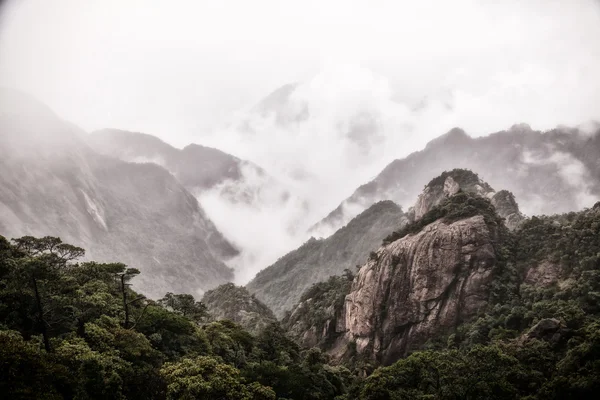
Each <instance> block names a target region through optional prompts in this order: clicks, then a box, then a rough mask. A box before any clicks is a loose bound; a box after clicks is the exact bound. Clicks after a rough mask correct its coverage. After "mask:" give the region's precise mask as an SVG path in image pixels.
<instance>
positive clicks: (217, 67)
mask: <svg viewBox="0 0 600 400" xmlns="http://www.w3.org/2000/svg"><path fill="white" fill-rule="evenodd" d="M3 4H4V6H2V9H1V13H2V14H1V17H0V18H1V19H0V84H2V85H7V86H12V87H17V88H20V89H23V90H25V91H27V92H30V93H32V94H34V95H35V96H37V97H39V98H40V99H42V100H43V101H44V102H46V103H47V104H48V105H50V106H51V107H52V108H54V109H55V110H56V111H57V112H58V113H59V114H60V115H62V116H63V117H64V118H66V119H69V120H71V121H73V122H75V123H77V124H79V125H80V126H82V127H83V128H85V129H87V130H94V129H99V128H103V127H119V128H124V129H130V130H137V131H144V132H148V133H153V134H157V135H159V136H161V137H162V138H163V139H165V140H167V141H168V142H171V143H173V144H176V145H184V144H185V143H186V142H188V141H189V140H190V138H201V137H202V135H204V134H207V133H210V132H213V131H214V130H215V129H216V127H218V126H221V125H222V124H224V123H225V122H226V121H228V120H229V119H230V118H231V114H232V113H234V112H235V111H237V110H239V109H243V108H245V107H248V106H249V105H251V104H253V103H255V102H256V101H258V100H259V99H260V98H262V97H264V96H265V95H267V94H268V93H269V92H271V91H272V90H274V89H276V88H277V87H279V86H281V85H283V84H285V83H289V82H294V81H306V80H310V79H311V78H312V77H313V76H314V75H315V74H317V73H318V72H319V71H321V70H322V69H323V67H324V66H325V65H330V64H338V63H339V64H344V65H347V64H351V65H357V66H360V67H362V68H366V69H368V70H369V71H373V73H375V74H378V75H380V76H382V77H385V78H386V79H387V80H388V81H389V85H390V87H391V88H392V91H393V95H394V96H395V98H396V99H399V100H402V101H410V102H416V101H418V100H419V99H420V98H422V97H425V96H432V95H433V96H435V95H436V94H437V93H439V92H440V91H444V90H449V89H454V90H456V89H457V88H458V89H460V90H462V91H464V92H465V93H468V94H469V95H471V96H475V97H476V98H478V97H481V96H487V97H486V98H488V97H489V96H490V95H491V96H494V95H497V96H502V98H503V100H505V104H507V103H509V102H513V103H518V104H519V107H520V105H521V104H527V105H529V108H531V109H530V110H527V111H529V114H528V112H527V111H525V110H522V111H521V113H520V114H519V113H515V111H514V110H505V108H510V107H508V106H505V107H503V108H502V109H498V110H497V113H498V114H501V115H500V116H499V117H497V118H496V119H503V120H506V121H507V123H508V121H510V123H512V122H517V121H511V119H512V118H515V117H520V116H521V115H522V116H523V119H529V120H530V121H528V122H530V123H532V122H533V124H538V125H542V122H544V118H546V119H547V120H548V122H551V123H554V122H561V121H562V122H565V123H573V122H574V121H580V120H581V119H585V118H592V117H598V114H599V111H598V109H600V107H599V106H598V104H600V103H599V102H598V100H599V96H600V95H599V93H600V90H599V89H600V86H599V81H600V77H599V75H600V74H599V73H598V71H600V40H599V39H598V38H600V5H599V3H598V1H597V0H574V1H563V0H528V1H516V0H507V1H492V0H479V1H469V0H455V1H443V0H442V1H398V0H396V1H381V0H368V1H350V0H342V1H332V0H329V1H322V0H319V1H312V0H302V1H281V0H253V1H246V0H239V1H232V0H219V1H202V0H200V1H199V0H192V1H185V0H174V1H173V0H171V1H167V0H164V1H162V0H139V1H136V0H97V1H96V0H86V1H81V0H53V1H46V0H21V1H14V2H11V1H8V2H3ZM349 84H351V83H349ZM547 97H562V98H563V99H564V98H568V102H566V101H554V102H548V101H547V99H544V98H547ZM494 101H495V100H494ZM538 102H542V103H543V106H544V108H541V109H540V108H539V107H536V105H535V103H538ZM574 103H575V104H574ZM568 104H571V107H570V108H572V109H571V110H569V112H565V110H562V111H561V110H560V109H562V108H564V107H565V106H566V105H568ZM519 107H516V108H519ZM520 108H522V107H520ZM555 108H558V110H557V109H555ZM502 113H504V114H505V115H504V114H502ZM557 113H558V114H557ZM594 113H595V114H594ZM527 117H529V118H527ZM463 119H465V120H466V119H467V118H466V117H464V118H463ZM458 122H459V123H460V122H462V121H458ZM464 124H465V125H468V122H467V121H464ZM437 134H439V133H437ZM475 134H480V133H478V132H475ZM196 141H201V139H197V140H196Z"/></svg>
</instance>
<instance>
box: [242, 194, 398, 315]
mask: <svg viewBox="0 0 600 400" xmlns="http://www.w3.org/2000/svg"><path fill="white" fill-rule="evenodd" d="M405 220H406V217H405V215H404V212H403V211H402V209H401V208H400V207H399V206H398V205H396V204H394V203H393V202H391V201H382V202H379V203H376V204H374V205H373V206H371V207H370V208H369V209H368V210H366V211H364V212H363V213H361V214H360V215H358V216H357V217H356V218H354V219H353V220H352V221H350V222H349V223H348V225H346V226H345V227H343V228H341V229H339V230H338V231H337V232H335V233H334V234H333V235H332V236H330V237H329V238H327V239H315V238H311V239H310V240H308V241H307V242H306V243H304V244H303V245H302V246H301V247H299V248H298V249H296V250H294V251H291V252H290V253H288V254H286V255H285V256H283V257H281V258H280V259H279V260H277V262H275V263H274V264H273V265H271V266H269V267H267V268H265V269H264V270H262V271H260V272H259V273H258V274H257V275H256V277H255V278H254V279H252V281H250V282H249V283H248V284H247V286H246V288H247V289H248V290H249V291H250V292H251V293H254V294H255V295H256V297H257V298H258V299H260V300H261V301H263V302H264V303H265V304H266V305H267V306H269V307H270V308H271V309H272V310H273V312H274V313H275V315H277V316H278V317H281V316H283V313H284V312H285V311H286V310H289V309H291V308H292V306H293V305H294V304H296V303H297V302H298V300H299V299H300V296H301V295H302V293H303V292H304V291H305V290H306V289H308V288H309V287H310V286H311V285H312V284H314V283H317V282H320V281H322V280H324V279H327V278H328V277H329V276H331V275H341V274H342V273H343V272H344V270H345V269H350V270H354V268H355V266H356V265H358V264H360V263H362V262H363V261H364V260H365V259H366V257H367V255H368V254H369V252H370V251H371V250H373V249H375V248H376V247H377V246H378V245H379V244H380V243H381V240H382V239H383V238H384V237H385V236H386V235H387V234H388V233H390V232H391V231H392V230H393V229H395V228H397V227H398V226H400V225H402V224H403V223H404V222H403V221H405Z"/></svg>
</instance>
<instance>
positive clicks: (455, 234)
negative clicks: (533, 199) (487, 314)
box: [332, 215, 499, 364]
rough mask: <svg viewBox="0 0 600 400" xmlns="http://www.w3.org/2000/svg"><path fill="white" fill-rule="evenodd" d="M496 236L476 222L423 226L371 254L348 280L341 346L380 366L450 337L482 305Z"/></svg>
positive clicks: (478, 218)
mask: <svg viewBox="0 0 600 400" xmlns="http://www.w3.org/2000/svg"><path fill="white" fill-rule="evenodd" d="M498 240H499V234H498V232H497V231H496V230H495V229H491V228H490V227H489V226H488V225H487V224H486V222H485V221H484V218H483V216H480V215H477V216H473V217H470V218H467V219H463V220H459V221H456V222H453V223H449V224H447V223H445V222H443V221H442V220H439V221H436V222H434V223H432V224H429V225H427V226H426V227H425V228H424V229H423V230H422V231H421V232H419V233H417V234H415V235H408V236H406V237H404V238H402V239H399V240H397V241H395V242H393V243H391V244H389V245H387V246H385V247H382V248H380V249H379V250H378V251H377V254H376V257H373V259H371V260H370V261H369V262H367V264H366V265H364V266H363V267H362V268H361V269H360V272H359V273H358V275H357V277H356V278H355V280H354V282H353V284H352V288H351V290H350V293H349V294H348V296H347V297H346V302H345V305H344V317H343V319H344V321H343V324H340V325H341V328H342V329H343V330H344V332H343V335H342V336H341V338H340V339H338V341H337V344H336V345H335V346H334V348H333V349H332V352H333V353H334V354H335V355H337V356H338V357H340V356H342V355H343V352H345V351H347V345H345V344H347V343H350V342H353V343H356V351H357V352H358V353H359V354H362V355H364V356H366V357H368V358H371V359H374V360H378V361H380V362H382V363H384V364H387V363H390V362H392V361H395V360H396V359H398V358H399V357H401V356H403V355H405V354H406V353H407V352H408V351H410V350H411V349H413V348H416V347H417V346H419V345H422V344H423V343H424V342H425V341H426V340H427V339H428V338H431V337H433V336H434V335H436V334H440V333H442V332H444V331H447V330H450V329H452V328H453V327H455V326H457V325H458V324H459V323H461V322H462V321H466V320H468V319H469V318H471V317H472V316H474V315H475V314H476V313H477V311H478V310H479V309H481V308H482V307H484V306H485V305H486V304H487V300H488V297H489V285H490V284H491V282H492V280H493V278H494V270H495V267H496V255H495V250H494V244H495V243H496V242H497V241H498Z"/></svg>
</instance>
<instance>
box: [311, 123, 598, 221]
mask: <svg viewBox="0 0 600 400" xmlns="http://www.w3.org/2000/svg"><path fill="white" fill-rule="evenodd" d="M599 158H600V132H599V131H597V132H596V133H595V134H591V135H590V134H586V133H583V132H581V131H579V130H577V129H570V128H557V129H554V130H551V131H548V132H540V131H534V130H532V129H531V128H530V127H529V126H527V125H525V124H520V125H514V126H513V127H511V128H510V129H509V130H507V131H501V132H497V133H493V134H491V135H489V136H485V137H479V138H471V137H470V136H468V135H467V134H466V133H465V132H464V131H463V130H461V129H458V128H455V129H452V130H451V131H449V132H448V133H446V134H445V135H442V136H440V137H439V138H437V139H435V140H432V141H431V142H429V143H428V144H427V146H426V147H425V149H424V150H422V151H418V152H415V153H412V154H411V155H409V156H408V157H406V158H404V159H398V160H395V161H393V162H391V163H390V164H389V165H388V166H387V167H385V168H384V169H383V170H382V171H381V173H380V174H379V175H378V176H377V177H376V178H375V179H373V180H372V181H371V182H368V183H366V184H364V185H362V186H360V187H359V188H358V189H356V191H355V192H354V193H353V194H352V196H350V197H349V198H348V199H346V200H344V201H343V202H342V203H341V204H340V205H339V206H338V207H337V208H336V209H335V210H333V211H332V212H331V213H330V214H329V215H328V216H326V217H325V218H324V219H323V220H322V221H320V222H319V223H317V224H316V225H315V226H314V227H313V231H315V232H319V231H329V230H330V229H331V227H334V228H335V227H338V226H342V225H343V224H344V223H346V221H348V220H350V219H351V218H352V217H353V214H352V213H353V212H355V211H353V210H357V209H358V210H360V209H366V208H367V207H369V206H370V205H371V204H373V203H374V202H377V201H380V200H392V201H394V202H396V203H397V204H400V205H402V206H407V205H408V204H413V202H414V199H415V198H416V197H417V195H418V194H419V193H420V191H421V188H422V187H421V186H420V185H421V184H422V182H426V181H428V180H430V179H432V177H435V176H437V175H438V174H439V173H440V172H441V171H443V170H449V169H452V168H464V169H470V170H473V171H477V172H478V173H479V174H480V175H481V176H482V177H483V178H484V179H485V180H486V182H488V183H490V184H491V185H492V186H494V187H499V188H503V189H506V190H508V191H510V192H511V193H514V195H515V196H516V198H518V199H519V202H520V205H521V209H522V210H523V211H524V212H525V213H526V214H530V215H532V214H553V213H561V212H568V211H573V210H579V209H581V208H582V207H584V206H585V205H587V204H589V203H592V202H594V201H595V200H597V199H598V198H600V165H599V164H598V163H597V160H598V159H599Z"/></svg>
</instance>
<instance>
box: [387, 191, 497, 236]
mask: <svg viewBox="0 0 600 400" xmlns="http://www.w3.org/2000/svg"><path fill="white" fill-rule="evenodd" d="M475 215H481V216H483V218H484V220H485V222H486V224H488V225H490V226H499V227H503V224H502V218H500V217H499V216H498V215H497V214H496V210H495V209H494V206H493V205H492V203H491V202H490V201H489V200H488V199H486V198H484V197H481V196H479V195H477V194H474V193H470V192H463V191H459V192H458V193H457V194H455V195H454V196H451V197H449V198H447V199H444V200H443V201H442V203H441V204H439V205H437V206H435V207H433V208H432V209H431V210H429V211H428V212H427V213H425V215H423V217H421V218H420V219H419V220H417V221H414V222H412V223H410V224H408V225H406V226H404V227H403V228H402V229H400V230H398V231H395V232H393V233H391V234H390V235H388V236H387V237H386V238H385V239H383V244H384V245H387V244H389V243H392V242H395V241H396V240H398V239H402V238H403V237H404V236H406V235H409V234H414V233H418V232H420V231H421V229H423V228H424V227H425V226H427V225H429V224H431V223H432V222H435V221H437V220H442V221H443V222H445V223H452V222H454V221H457V220H459V219H463V218H468V217H472V216H475Z"/></svg>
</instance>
